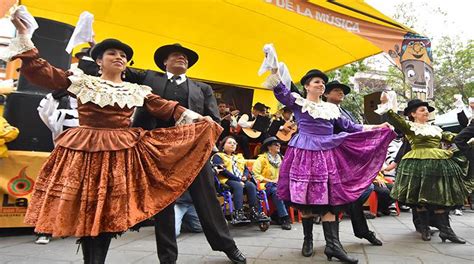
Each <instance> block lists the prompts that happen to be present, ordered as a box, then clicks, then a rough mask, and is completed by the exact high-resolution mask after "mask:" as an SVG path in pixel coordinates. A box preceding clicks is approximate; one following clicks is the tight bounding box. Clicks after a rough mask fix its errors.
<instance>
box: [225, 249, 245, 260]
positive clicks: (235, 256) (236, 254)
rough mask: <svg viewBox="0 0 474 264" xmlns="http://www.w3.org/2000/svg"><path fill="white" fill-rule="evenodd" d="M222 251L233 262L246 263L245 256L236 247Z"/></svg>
mask: <svg viewBox="0 0 474 264" xmlns="http://www.w3.org/2000/svg"><path fill="white" fill-rule="evenodd" d="M224 253H225V254H226V255H227V257H228V258H229V260H230V261H232V263H234V264H246V263H247V258H246V257H245V255H244V253H242V252H241V251H240V250H239V249H238V248H237V247H234V248H231V249H229V250H225V251H224Z"/></svg>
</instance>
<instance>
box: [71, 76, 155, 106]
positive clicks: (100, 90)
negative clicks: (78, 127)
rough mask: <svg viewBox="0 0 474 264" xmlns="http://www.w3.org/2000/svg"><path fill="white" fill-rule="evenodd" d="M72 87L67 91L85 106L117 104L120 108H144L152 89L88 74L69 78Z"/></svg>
mask: <svg viewBox="0 0 474 264" xmlns="http://www.w3.org/2000/svg"><path fill="white" fill-rule="evenodd" d="M69 80H71V83H72V84H71V86H69V88H68V89H67V90H68V91H69V92H71V93H73V94H75V95H76V97H77V98H78V99H80V100H81V102H82V103H83V104H85V103H87V102H92V103H94V104H96V105H98V106H100V107H104V106H106V105H110V106H113V105H114V104H117V105H118V106H119V107H120V108H124V107H125V106H127V107H128V108H132V107H134V106H143V103H144V100H145V97H146V96H147V95H149V94H151V88H150V87H148V86H146V85H138V84H134V83H129V82H123V83H114V82H111V81H107V80H103V79H101V78H99V77H94V76H90V75H86V74H80V73H78V74H75V75H71V76H69Z"/></svg>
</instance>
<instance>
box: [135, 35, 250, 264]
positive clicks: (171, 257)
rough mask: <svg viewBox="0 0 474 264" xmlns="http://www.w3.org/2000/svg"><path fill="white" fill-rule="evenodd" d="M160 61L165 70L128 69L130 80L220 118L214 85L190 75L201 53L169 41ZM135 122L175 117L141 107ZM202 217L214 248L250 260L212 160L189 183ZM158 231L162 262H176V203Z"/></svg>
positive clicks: (158, 222)
mask: <svg viewBox="0 0 474 264" xmlns="http://www.w3.org/2000/svg"><path fill="white" fill-rule="evenodd" d="M154 59H155V63H156V65H157V66H158V67H159V68H160V69H161V70H163V71H164V72H165V73H160V72H156V71H153V70H146V71H134V70H129V71H128V72H127V73H126V80H128V81H131V82H135V83H139V84H144V85H148V86H150V87H151V88H152V89H153V93H154V94H157V95H159V96H161V97H163V98H165V99H168V100H175V101H178V102H179V104H180V105H182V106H184V107H186V108H188V109H190V110H192V111H194V112H196V113H199V114H201V115H203V116H210V117H211V118H212V119H213V120H214V121H216V122H220V116H219V111H218V108H217V102H216V99H215V97H214V94H213V91H212V88H211V86H209V85H207V84H205V83H202V82H197V81H193V80H191V79H189V78H187V76H186V71H187V70H188V68H190V67H191V66H193V65H194V64H195V63H196V62H197V60H198V54H197V53H196V52H194V51H192V50H190V49H188V48H185V47H183V46H181V45H180V44H172V45H165V46H162V47H160V48H158V49H157V50H156V52H155V55H154ZM133 125H134V126H138V127H142V128H144V129H153V128H156V127H169V126H173V125H174V121H173V120H170V121H168V122H162V121H160V120H157V119H155V118H154V117H153V116H151V115H150V114H149V113H148V112H147V111H146V110H145V109H143V108H139V109H137V111H136V114H135V116H134V122H133ZM188 190H189V193H190V194H191V197H192V199H193V201H194V206H195V207H196V211H197V214H198V216H199V220H200V222H201V225H202V229H203V231H204V234H205V235H206V238H207V241H208V242H209V244H210V245H211V247H212V249H213V250H216V251H223V252H224V253H225V254H226V255H227V257H228V258H229V259H230V260H231V261H232V262H233V263H246V258H245V256H244V255H243V254H242V252H240V250H239V249H238V248H237V246H236V245H235V242H234V239H233V238H232V237H231V235H230V233H229V228H228V226H227V222H226V220H225V218H224V215H223V213H222V210H221V207H220V204H219V201H218V200H217V196H216V193H215V190H214V176H213V171H212V168H211V166H210V163H208V164H206V165H205V166H204V168H203V169H202V170H201V172H200V173H199V175H198V177H197V178H196V179H195V180H194V182H193V183H192V184H191V186H190V187H189V189H188ZM154 218H155V235H156V243H157V249H158V258H159V259H160V263H176V260H177V258H178V247H177V243H176V234H175V215H174V204H171V205H169V206H168V207H167V208H165V209H164V210H163V211H161V212H160V213H158V214H157V215H156V216H155V217H154Z"/></svg>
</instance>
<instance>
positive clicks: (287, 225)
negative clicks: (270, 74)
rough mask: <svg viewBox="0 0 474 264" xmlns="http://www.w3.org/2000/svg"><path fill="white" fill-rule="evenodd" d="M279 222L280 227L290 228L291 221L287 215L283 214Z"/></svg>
mask: <svg viewBox="0 0 474 264" xmlns="http://www.w3.org/2000/svg"><path fill="white" fill-rule="evenodd" d="M280 222H281V229H283V230H291V221H290V217H289V216H283V217H282V218H280Z"/></svg>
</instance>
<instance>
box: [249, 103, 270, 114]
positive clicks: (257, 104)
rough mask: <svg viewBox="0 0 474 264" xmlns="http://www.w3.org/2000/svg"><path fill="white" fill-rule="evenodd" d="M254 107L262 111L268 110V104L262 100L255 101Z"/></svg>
mask: <svg viewBox="0 0 474 264" xmlns="http://www.w3.org/2000/svg"><path fill="white" fill-rule="evenodd" d="M252 108H253V109H255V110H257V111H260V112H265V111H267V106H266V105H264V104H262V103H260V102H257V103H255V105H254V106H253V107H252Z"/></svg>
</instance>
